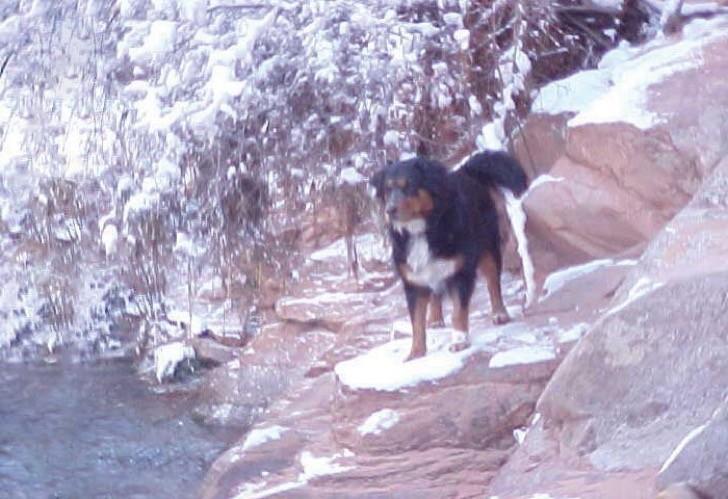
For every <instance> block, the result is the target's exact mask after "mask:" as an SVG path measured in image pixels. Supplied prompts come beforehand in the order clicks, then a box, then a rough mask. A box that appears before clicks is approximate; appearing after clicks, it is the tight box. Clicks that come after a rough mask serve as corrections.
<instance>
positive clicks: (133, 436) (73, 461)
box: [0, 361, 240, 499]
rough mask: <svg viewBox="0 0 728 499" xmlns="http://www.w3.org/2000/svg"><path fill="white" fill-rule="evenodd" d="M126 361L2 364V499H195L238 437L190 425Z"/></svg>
mask: <svg viewBox="0 0 728 499" xmlns="http://www.w3.org/2000/svg"><path fill="white" fill-rule="evenodd" d="M193 405H194V396H193V395H191V394H189V393H174V394H162V395H159V394H155V393H153V392H152V391H151V390H150V389H149V387H148V386H146V385H145V384H144V383H142V382H140V381H139V379H138V378H137V376H136V375H135V373H134V370H133V368H132V366H131V365H130V364H129V363H126V362H118V361H117V362H106V363H97V364H63V365H62V364H55V365H14V364H6V365H2V364H0V497H2V498H32V499H36V498H59V499H60V498H63V499H65V498H92V497H93V498H117V497H119V498H170V497H174V498H186V497H190V498H192V497H196V495H197V491H198V488H199V485H200V483H201V481H202V478H203V477H204V474H205V472H206V470H207V469H208V467H209V465H210V464H211V463H212V461H213V460H214V459H215V458H216V457H217V456H218V455H219V454H220V452H222V451H223V450H224V449H225V447H226V446H227V445H229V444H231V443H232V441H233V440H234V438H235V437H236V436H239V435H240V431H238V430H235V429H232V428H228V429H223V428H208V427H203V426H200V425H198V424H196V423H195V422H194V421H193V420H192V419H191V417H190V414H191V412H190V411H191V409H192V407H193Z"/></svg>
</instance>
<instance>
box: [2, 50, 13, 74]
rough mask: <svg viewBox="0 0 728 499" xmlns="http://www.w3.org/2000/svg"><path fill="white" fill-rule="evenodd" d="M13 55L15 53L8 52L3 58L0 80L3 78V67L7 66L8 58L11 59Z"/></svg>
mask: <svg viewBox="0 0 728 499" xmlns="http://www.w3.org/2000/svg"><path fill="white" fill-rule="evenodd" d="M14 54H15V52H10V53H9V54H8V56H7V57H6V58H5V60H4V61H3V64H2V66H0V78H2V77H3V73H4V72H5V67H6V66H7V65H8V62H10V58H11V57H13V55H14Z"/></svg>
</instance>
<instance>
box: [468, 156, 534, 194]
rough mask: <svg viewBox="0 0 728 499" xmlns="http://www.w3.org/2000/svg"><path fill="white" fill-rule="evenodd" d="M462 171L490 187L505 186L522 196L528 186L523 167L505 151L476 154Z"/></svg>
mask: <svg viewBox="0 0 728 499" xmlns="http://www.w3.org/2000/svg"><path fill="white" fill-rule="evenodd" d="M461 171H462V172H464V173H466V174H468V175H469V176H471V177H473V178H475V179H476V180H478V182H480V183H481V184H484V185H487V186H490V187H505V188H506V189H508V190H509V191H511V192H513V194H515V195H516V196H520V195H521V194H523V193H524V192H525V191H526V187H528V180H527V178H526V173H525V172H524V171H523V167H522V166H521V165H520V163H518V161H517V160H516V159H515V158H514V157H513V156H511V155H509V154H507V153H505V152H503V151H485V152H480V153H478V154H474V155H473V156H471V157H470V159H469V160H468V161H467V162H466V163H465V164H464V165H463V166H462V168H461Z"/></svg>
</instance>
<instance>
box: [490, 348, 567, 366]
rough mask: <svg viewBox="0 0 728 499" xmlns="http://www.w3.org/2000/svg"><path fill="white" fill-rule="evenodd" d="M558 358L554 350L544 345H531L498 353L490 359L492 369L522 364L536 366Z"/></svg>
mask: <svg viewBox="0 0 728 499" xmlns="http://www.w3.org/2000/svg"><path fill="white" fill-rule="evenodd" d="M555 358H556V352H555V351H554V349H553V348H551V347H548V346H544V345H532V346H531V345H529V346H522V347H517V348H512V349H510V350H506V351H504V352H498V353H496V354H495V355H494V356H493V357H491V359H490V363H489V364H488V366H489V367H490V368H492V369H494V368H497V367H507V366H514V365H521V364H535V363H537V362H544V361H547V360H553V359H555Z"/></svg>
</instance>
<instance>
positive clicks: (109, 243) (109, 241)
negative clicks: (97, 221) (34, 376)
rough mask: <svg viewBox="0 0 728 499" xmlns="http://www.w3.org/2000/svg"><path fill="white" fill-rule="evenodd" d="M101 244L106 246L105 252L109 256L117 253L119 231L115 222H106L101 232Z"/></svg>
mask: <svg viewBox="0 0 728 499" xmlns="http://www.w3.org/2000/svg"><path fill="white" fill-rule="evenodd" d="M101 244H103V246H104V254H105V255H106V258H109V257H111V256H113V255H115V254H116V249H117V247H118V245H119V231H118V230H117V228H116V225H114V224H106V225H105V226H104V229H103V231H102V232H101Z"/></svg>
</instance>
